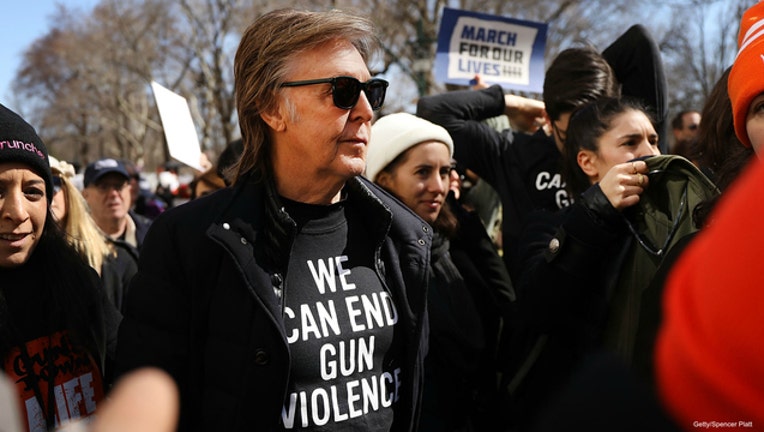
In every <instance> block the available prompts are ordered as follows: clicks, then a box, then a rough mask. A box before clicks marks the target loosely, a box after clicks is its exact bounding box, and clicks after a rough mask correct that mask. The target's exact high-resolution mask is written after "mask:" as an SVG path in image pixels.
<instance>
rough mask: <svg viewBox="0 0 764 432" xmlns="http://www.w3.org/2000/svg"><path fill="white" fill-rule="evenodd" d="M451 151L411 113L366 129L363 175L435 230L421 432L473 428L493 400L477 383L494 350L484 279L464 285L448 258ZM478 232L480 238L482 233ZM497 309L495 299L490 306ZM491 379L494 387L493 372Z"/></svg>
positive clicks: (444, 135) (452, 220) (447, 141)
mask: <svg viewBox="0 0 764 432" xmlns="http://www.w3.org/2000/svg"><path fill="white" fill-rule="evenodd" d="M452 154H453V142H452V141H451V137H450V136H449V134H448V132H447V131H446V130H445V129H443V128H442V127H440V126H437V125H435V124H432V123H430V122H428V121H427V120H424V119H422V118H419V117H416V116H414V115H411V114H407V113H398V114H391V115H388V116H385V117H383V118H381V119H380V120H378V121H377V122H376V123H375V124H374V125H373V127H372V138H371V142H370V143H369V150H368V157H367V161H368V162H367V166H366V176H367V177H368V178H369V179H371V180H374V181H375V182H376V183H377V184H379V185H380V186H382V188H384V189H386V190H387V191H388V192H390V193H391V194H393V195H394V196H395V197H396V198H398V199H400V200H401V201H402V202H403V203H404V204H406V205H407V206H408V207H409V208H411V209H412V210H413V211H414V212H415V213H416V214H417V215H419V216H420V217H421V218H422V219H424V220H425V221H426V222H427V223H429V224H430V225H431V226H432V227H433V231H434V232H433V246H432V248H431V254H432V256H431V269H432V271H431V277H430V283H429V288H428V293H427V301H428V305H427V311H428V314H429V322H430V344H429V351H428V354H427V357H425V373H424V376H425V383H424V392H423V406H422V416H421V421H420V424H419V430H420V431H423V432H424V431H471V430H479V429H478V424H477V423H476V420H478V419H479V420H481V421H483V422H485V419H484V418H481V416H480V415H477V413H476V412H477V411H478V410H481V408H484V407H481V406H480V404H481V403H484V404H486V405H487V404H489V403H490V402H489V401H487V400H486V399H485V397H486V396H489V397H490V396H492V395H486V393H489V394H490V390H488V391H487V390H486V387H485V386H482V385H481V384H482V383H484V382H485V380H484V379H482V377H485V376H486V374H488V375H491V374H494V373H495V370H494V369H492V368H486V367H485V366H486V364H485V362H484V360H485V358H486V349H488V350H489V351H493V350H495V335H494V336H493V338H494V340H490V341H489V340H486V339H487V338H486V333H485V331H484V326H483V322H482V320H483V316H482V312H483V311H482V310H480V309H478V307H477V304H481V305H485V304H486V303H488V302H489V301H488V300H487V299H486V297H487V296H488V293H486V292H485V291H484V290H482V288H483V286H482V285H485V280H483V279H480V280H479V281H478V280H474V279H472V280H465V278H464V277H463V274H462V273H461V272H460V269H459V268H458V267H457V266H456V265H455V263H454V260H452V257H451V253H450V252H451V245H450V240H451V239H452V238H453V236H454V235H455V234H456V232H457V219H456V216H455V215H454V213H453V211H452V210H451V208H449V204H448V202H447V196H448V193H449V186H450V183H451V168H452V166H451V160H452V159H451V156H452ZM482 234H483V235H484V236H486V237H487V235H486V234H485V230H484V229H483V230H482ZM460 240H461V241H462V242H465V241H470V240H469V239H466V238H461V239H460ZM474 240H475V239H473V241H474ZM462 248H464V245H462ZM507 280H508V276H507ZM481 284H482V285H481ZM496 304H497V302H496V301H495V300H494V303H493V304H492V305H491V306H494V307H495V306H496ZM485 313H486V314H489V313H490V311H485ZM492 378H493V382H494V385H495V375H493V376H492ZM494 393H495V392H494ZM478 401H480V403H478ZM481 412H482V410H481ZM484 424H485V423H481V425H484Z"/></svg>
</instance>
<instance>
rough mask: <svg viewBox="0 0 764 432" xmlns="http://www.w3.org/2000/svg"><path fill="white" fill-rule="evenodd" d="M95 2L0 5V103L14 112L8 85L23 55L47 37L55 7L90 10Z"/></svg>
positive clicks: (42, 0) (33, 0)
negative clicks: (0, 44)
mask: <svg viewBox="0 0 764 432" xmlns="http://www.w3.org/2000/svg"><path fill="white" fill-rule="evenodd" d="M97 3H98V1H97V0H21V1H3V5H2V7H0V10H2V17H3V47H2V49H0V65H2V66H0V102H1V103H3V105H7V106H8V108H11V109H13V110H15V109H16V107H15V106H14V103H15V101H14V100H13V98H12V97H11V88H10V85H11V81H12V80H13V77H14V76H15V75H16V71H17V70H18V68H19V66H20V64H21V57H22V53H23V52H24V51H25V50H26V49H27V48H28V47H29V46H30V45H31V44H32V42H34V41H35V39H37V38H39V37H41V36H43V35H44V34H45V33H47V31H48V29H49V27H50V17H51V15H52V14H53V13H54V12H55V11H56V5H57V4H61V5H64V6H66V7H67V8H74V9H82V10H90V9H91V8H92V7H93V6H95V5H96V4H97Z"/></svg>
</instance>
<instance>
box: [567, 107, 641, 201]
mask: <svg viewBox="0 0 764 432" xmlns="http://www.w3.org/2000/svg"><path fill="white" fill-rule="evenodd" d="M632 110H636V111H641V112H643V113H645V115H647V117H648V118H649V119H650V121H651V122H652V123H653V124H655V120H654V118H653V116H652V114H651V113H650V111H648V109H647V108H646V107H645V106H644V104H642V103H640V102H638V101H637V100H635V99H631V98H602V99H599V100H597V101H596V102H593V103H590V104H588V105H585V106H583V107H581V108H579V109H577V110H576V111H574V112H573V114H572V115H571V116H570V123H569V124H568V131H567V137H566V140H565V147H564V152H563V153H564V154H563V175H564V177H565V183H566V188H567V190H568V193H570V196H572V197H577V196H579V195H581V194H582V193H583V192H584V191H586V189H588V188H589V186H591V183H590V181H589V177H588V176H587V175H586V174H585V173H584V172H583V170H582V169H581V167H580V166H578V152H579V151H581V150H591V151H593V152H598V151H599V145H598V141H599V139H600V138H601V137H602V135H604V134H605V132H607V131H608V130H610V128H611V127H612V122H613V119H614V118H615V117H616V116H618V115H620V114H623V113H625V112H627V111H632Z"/></svg>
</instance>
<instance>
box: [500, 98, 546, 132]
mask: <svg viewBox="0 0 764 432" xmlns="http://www.w3.org/2000/svg"><path fill="white" fill-rule="evenodd" d="M504 114H506V116H507V117H509V122H510V123H511V124H512V127H513V128H515V129H518V130H520V131H522V132H526V133H533V132H535V131H536V130H537V129H538V128H539V127H541V126H543V125H544V123H546V120H545V114H546V110H545V106H544V102H542V101H539V100H536V99H530V98H526V97H522V96H517V95H512V94H507V95H504Z"/></svg>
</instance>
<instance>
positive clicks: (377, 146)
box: [365, 113, 454, 181]
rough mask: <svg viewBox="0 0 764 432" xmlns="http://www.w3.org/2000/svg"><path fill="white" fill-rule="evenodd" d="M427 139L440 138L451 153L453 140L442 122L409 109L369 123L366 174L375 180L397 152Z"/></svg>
mask: <svg viewBox="0 0 764 432" xmlns="http://www.w3.org/2000/svg"><path fill="white" fill-rule="evenodd" d="M426 141H438V142H442V143H443V144H445V145H446V146H448V151H449V153H450V155H451V157H453V156H454V141H453V140H452V139H451V135H449V134H448V131H446V130H445V129H444V128H442V127H441V126H438V125H436V124H434V123H431V122H429V121H427V120H425V119H423V118H421V117H417V116H415V115H412V114H408V113H396V114H389V115H386V116H384V117H382V118H380V119H379V120H377V121H376V122H374V124H373V125H372V126H371V140H370V141H369V146H368V148H367V149H366V173H365V176H366V178H368V179H369V180H371V181H374V180H375V178H376V177H377V174H379V172H380V171H382V170H383V169H384V168H385V167H386V166H387V165H388V164H389V163H390V162H392V161H393V160H395V158H396V157H398V155H400V154H401V153H403V152H405V151H406V150H408V149H409V148H411V147H413V146H415V145H417V144H420V143H423V142H426Z"/></svg>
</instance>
